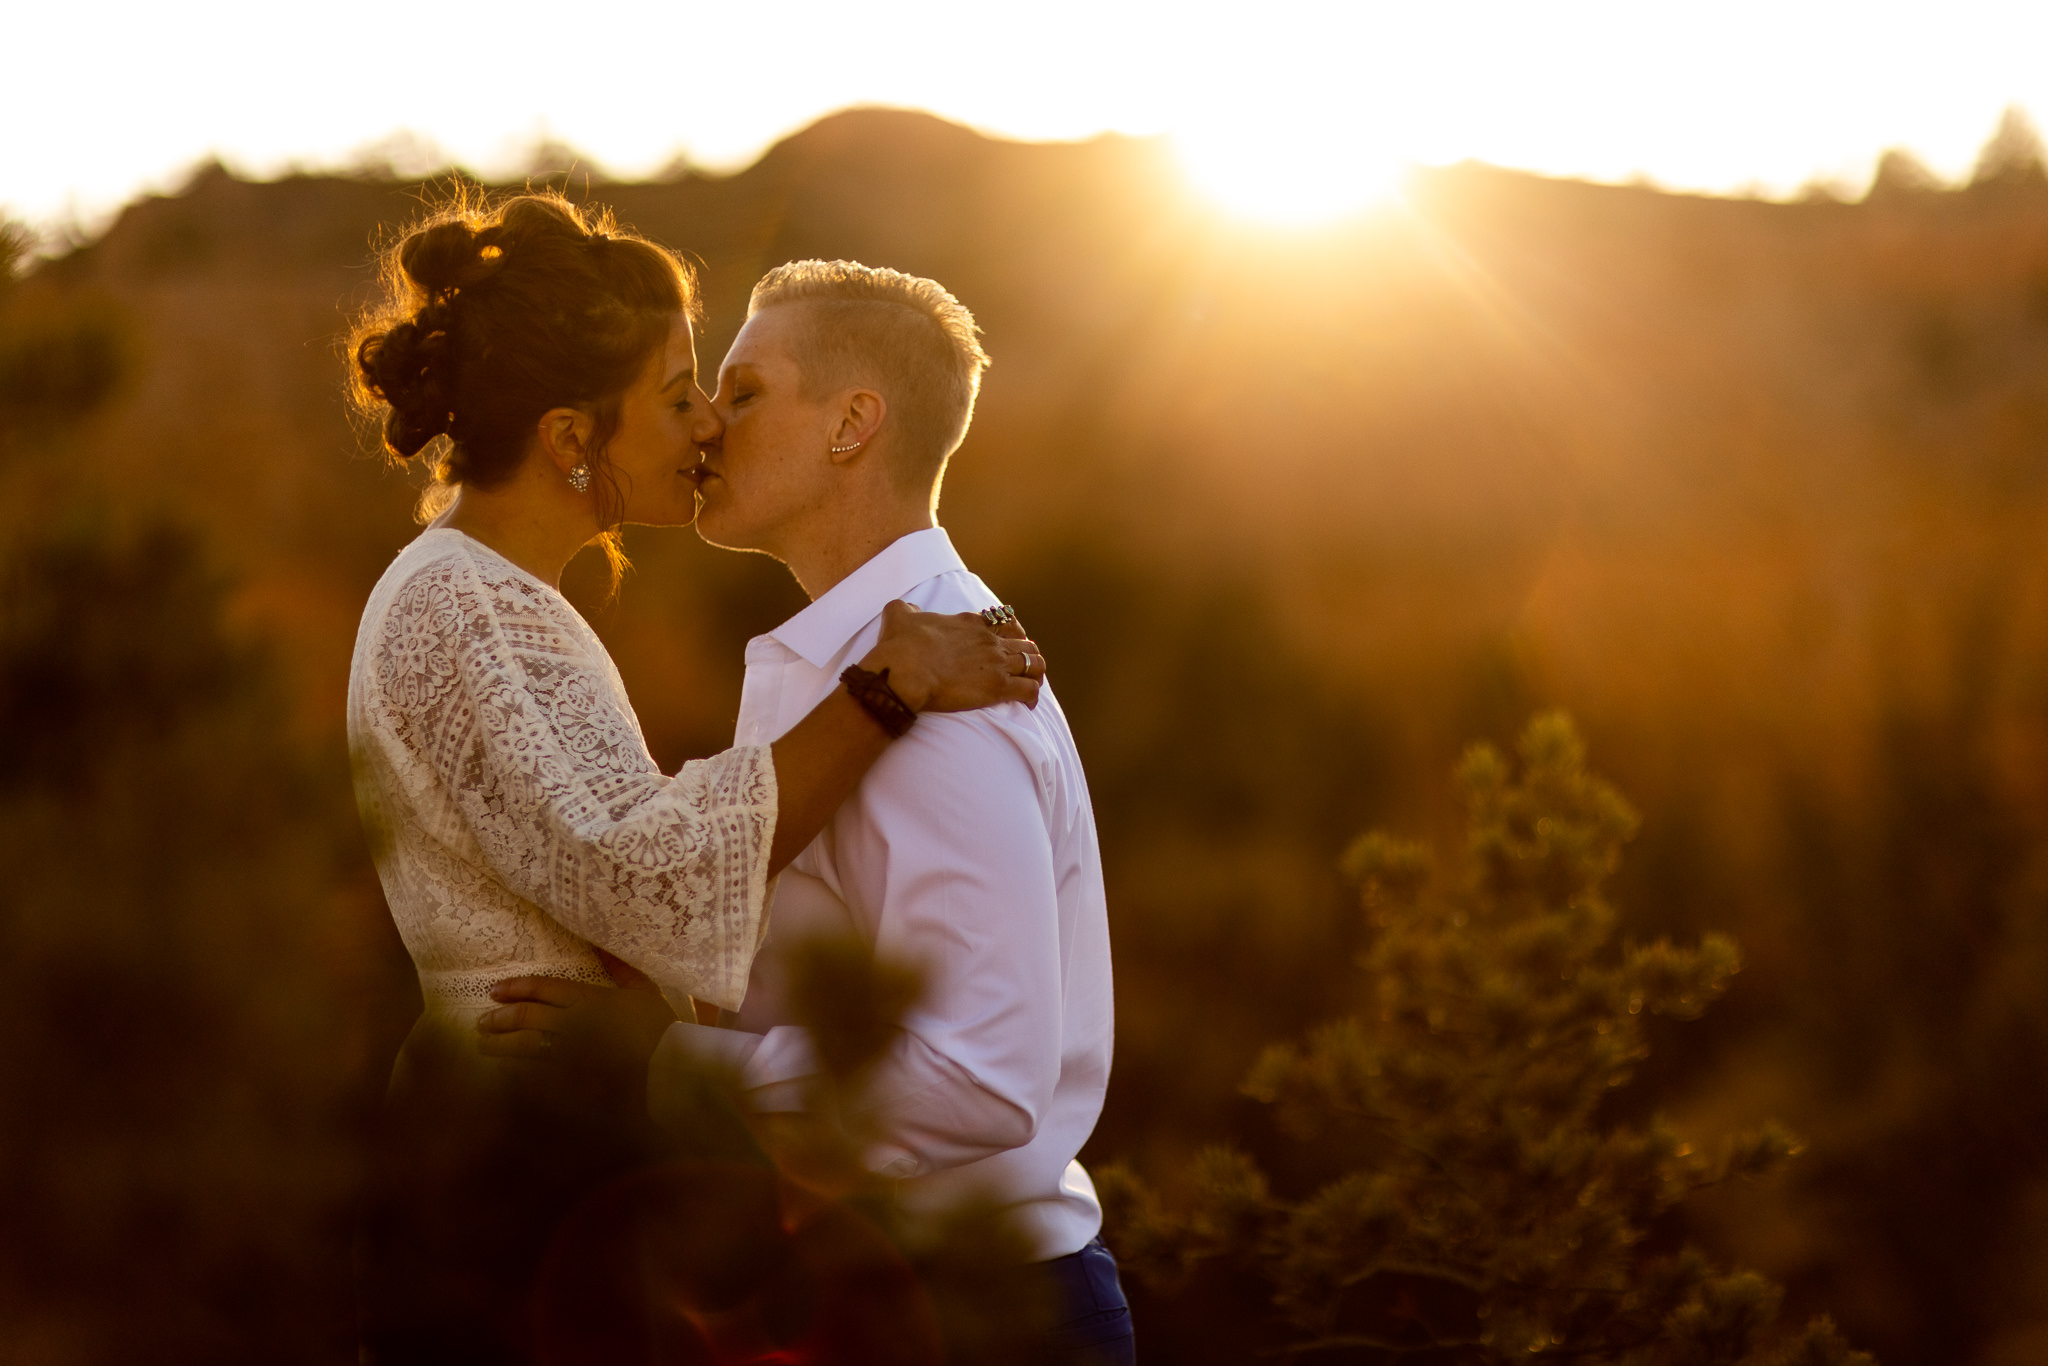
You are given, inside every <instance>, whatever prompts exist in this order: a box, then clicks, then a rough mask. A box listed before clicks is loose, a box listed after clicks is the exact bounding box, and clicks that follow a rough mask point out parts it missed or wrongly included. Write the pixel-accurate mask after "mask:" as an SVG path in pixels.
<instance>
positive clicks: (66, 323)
mask: <svg viewBox="0 0 2048 1366" xmlns="http://www.w3.org/2000/svg"><path fill="white" fill-rule="evenodd" d="M34 244H35V237H34V234H32V233H30V232H29V231H28V229H26V228H24V227H23V226H21V225H20V224H18V223H11V222H5V221H0V451H4V450H5V449H6V447H7V444H8V442H9V439H10V437H13V436H16V435H18V434H20V433H24V432H30V433H46V432H48V431H50V430H51V429H53V428H55V427H57V426H59V425H61V424H63V423H66V422H70V421H74V420H76V419H78V418H80V417H83V416H84V415H86V414H87V413H89V412H91V411H92V410H93V409H94V408H96V407H98V406H99V405H100V404H101V403H103V402H104V401H105V400H106V398H107V396H108V395H109V394H110V393H112V392H113V389H114V386H115V384H116V383H117V382H118V381H119V380H120V378H121V376H122V374H123V372H124V369H125V365H124V354H123V337H122V331H121V328H120V326H119V323H118V320H117V319H116V318H115V317H114V316H113V315H112V314H111V313H110V312H108V311H107V310H104V309H94V308H78V307H75V306H73V307H69V308H65V309H62V310H55V309H39V308H33V307H26V306H23V304H22V303H21V300H20V297H19V296H20V294H21V282H22V277H23V274H24V267H25V266H26V265H27V263H28V260H29V257H30V253H31V250H32V248H33V247H34Z"/></svg>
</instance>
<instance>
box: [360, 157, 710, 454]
mask: <svg viewBox="0 0 2048 1366" xmlns="http://www.w3.org/2000/svg"><path fill="white" fill-rule="evenodd" d="M593 247H596V248H598V249H597V250H592V248H593ZM384 284H385V297H384V299H383V301H382V302H381V303H379V304H378V305H377V306H375V307H374V308H372V309H371V310H370V312H369V313H368V314H366V315H365V316H364V317H363V318H362V319H361V320H360V321H359V322H358V324H357V326H356V329H355V333H354V336H353V337H352V338H351V346H350V358H351V360H352V362H353V364H352V365H351V366H350V371H351V374H350V381H351V382H350V390H351V395H352V397H353V398H354V400H355V404H356V407H357V409H358V411H360V412H361V413H362V414H363V415H364V416H365V417H366V418H367V419H369V420H370V421H372V422H374V423H375V424H376V426H377V427H378V429H379V432H380V435H381V437H382V444H383V446H384V448H385V450H386V451H387V452H388V453H389V454H390V455H391V456H392V457H393V458H394V459H395V460H397V461H399V462H404V461H407V460H410V459H412V458H413V457H415V456H417V455H419V454H420V452H421V451H423V450H425V449H426V448H427V447H428V445H429V444H430V443H432V442H433V441H434V439H435V438H436V437H439V436H443V435H446V436H447V437H449V438H450V440H449V442H448V444H447V447H446V449H445V450H444V451H442V452H441V453H439V454H438V455H437V457H436V458H435V460H434V462H433V469H434V474H435V478H436V480H437V482H439V483H441V484H466V483H473V484H477V485H479V486H480V487H485V488H491V487H496V486H499V485H501V484H503V483H504V482H506V481H507V480H509V479H510V478H511V477H512V475H513V474H514V473H515V472H516V471H517V470H518V468H519V467H520V465H522V464H523V463H524V462H525V460H526V457H527V453H528V450H529V448H530V446H531V444H532V440H533V436H534V432H535V430H536V428H537V426H538V424H539V421H540V417H541V415H542V414H543V413H546V412H548V411H549V410H550V409H553V408H559V407H575V408H581V409H584V410H585V411H588V412H589V413H591V414H592V416H593V417H595V418H596V419H597V422H596V433H595V440H594V442H593V445H594V447H595V451H596V454H595V456H594V458H593V461H592V464H593V469H594V470H595V471H596V472H597V473H599V474H603V472H604V469H603V466H602V453H603V446H604V443H605V441H607V440H609V438H610V435H611V433H612V431H613V430H615V429H616V427H617V422H618V399H619V396H620V395H621V394H622V393H623V392H624V391H625V389H626V386H627V385H629V384H630V383H632V380H633V377H634V376H635V375H637V374H638V373H639V372H640V370H641V368H642V367H643V366H644V365H645V364H646V363H647V360H648V358H649V357H650V356H651V355H653V354H654V353H655V351H656V350H658V349H659V348H660V346H661V345H662V344H664V343H665V342H666V340H667V338H668V333H669V326H670V323H671V321H672V320H673V319H674V318H675V317H676V316H677V315H678V314H684V315H688V314H691V313H693V312H694V311H695V287H694V281H693V280H692V278H691V276H690V274H689V271H688V269H687V268H686V267H685V266H684V265H683V264H682V262H681V261H679V260H678V259H677V258H676V257H675V256H674V255H672V254H671V253H669V252H668V251H666V250H664V249H662V248H661V247H658V246H656V245H654V244H653V243H652V242H648V241H646V240H645V239H644V238H640V237H636V236H633V235H632V234H629V233H623V232H621V231H620V230H619V229H618V228H617V227H616V226H615V225H614V224H613V222H612V220H611V217H610V215H609V214H608V213H605V212H603V211H599V210H586V209H580V208H578V207H577V206H576V205H574V204H571V203H570V202H569V201H568V200H566V199H564V198H563V197H562V196H560V195H558V194H551V193H549V194H523V195H518V196H515V197H512V198H510V199H507V200H505V201H504V202H503V203H501V204H495V205H494V204H491V203H488V202H481V201H480V200H479V199H478V198H477V197H475V196H469V197H459V198H457V199H456V200H455V202H453V203H451V204H449V205H448V206H447V207H445V208H443V209H442V210H440V211H439V212H438V213H436V214H435V215H434V216H433V217H431V218H430V219H429V220H428V221H427V222H425V223H423V224H421V225H419V226H418V227H416V228H414V229H412V230H411V231H410V232H407V233H406V234H405V235H404V236H403V237H402V238H400V239H399V241H398V242H397V243H396V245H394V246H393V247H391V248H390V249H388V250H387V251H386V252H385V253H384Z"/></svg>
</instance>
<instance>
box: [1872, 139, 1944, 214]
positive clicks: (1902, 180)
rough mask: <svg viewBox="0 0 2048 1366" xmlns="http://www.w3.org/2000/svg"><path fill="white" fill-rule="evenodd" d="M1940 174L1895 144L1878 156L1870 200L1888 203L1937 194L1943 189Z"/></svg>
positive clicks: (1875, 202)
mask: <svg viewBox="0 0 2048 1366" xmlns="http://www.w3.org/2000/svg"><path fill="white" fill-rule="evenodd" d="M1943 188H1944V186H1943V185H1942V183H1941V177H1939V176H1937V175H1936V174H1935V173H1934V172H1932V171H1930V170H1928V169H1927V163H1926V162H1924V161H1922V160H1920V158H1919V157H1916V156H1914V155H1913V154H1912V153H1911V152H1909V151H1907V150H1906V149H1905V148H1903V147H1893V148H1890V149H1889V150H1887V151H1886V152H1885V153H1884V155H1882V156H1880V157H1879V158H1878V159H1877V173H1876V174H1875V175H1873V176H1872V177H1871V179H1870V191H1869V193H1868V194H1866V195H1865V196H1864V199H1865V200H1866V201H1867V202H1869V203H1874V204H1877V203H1886V202H1890V201H1896V200H1900V199H1909V198H1913V197H1915V196H1918V195H1928V194H1934V193H1936V192H1937V191H1939V190H1941V189H1943Z"/></svg>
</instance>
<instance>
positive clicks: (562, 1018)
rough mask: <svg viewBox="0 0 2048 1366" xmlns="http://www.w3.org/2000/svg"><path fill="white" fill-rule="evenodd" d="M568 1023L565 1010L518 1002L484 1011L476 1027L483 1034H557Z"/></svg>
mask: <svg viewBox="0 0 2048 1366" xmlns="http://www.w3.org/2000/svg"><path fill="white" fill-rule="evenodd" d="M568 1023H569V1012H568V1011H567V1010H564V1009H562V1008H560V1007H558V1006H550V1005H542V1004H540V1003H539V1002H537V1001H520V1002H518V1003H517V1004H515V1005H506V1006H499V1007H498V1008H497V1009H495V1010H487V1011H485V1012H484V1013H483V1014H482V1015H481V1016H479V1017H478V1018H477V1022H476V1027H477V1029H478V1030H479V1031H480V1032H482V1033H484V1034H517V1033H519V1032H521V1031H524V1030H534V1031H544V1032H546V1033H550V1034H559V1033H560V1032H561V1031H562V1030H563V1029H565V1028H566V1027H567V1026H568Z"/></svg>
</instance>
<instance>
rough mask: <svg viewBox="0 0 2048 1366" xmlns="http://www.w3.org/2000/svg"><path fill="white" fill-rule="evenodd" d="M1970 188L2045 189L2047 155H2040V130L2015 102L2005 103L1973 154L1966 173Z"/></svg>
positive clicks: (2047, 180) (2041, 151) (2047, 178)
mask: <svg viewBox="0 0 2048 1366" xmlns="http://www.w3.org/2000/svg"><path fill="white" fill-rule="evenodd" d="M1970 187H1971V188H1972V189H1980V188H1986V189H2001V190H2015V189H2048V156H2044V154H2043V150H2042V146H2041V133H2040V130H2039V129H2037V128H2035V127H2034V121H2033V120H2032V119H2031V118H2028V117H2027V111H2026V110H2024V109H2022V108H2020V107H2019V106H2018V105H2016V104H2013V105H2007V106H2006V109H2005V112H2004V113H2003V114H2000V115H1999V116H1998V127H1997V128H1995V129H1993V130H1992V133H1991V137H1990V140H1989V141H1987V142H1986V143H1985V144H1984V150H1982V151H1981V152H1979V153H1978V154H1977V166H1976V169H1975V170H1974V171H1973V172H1972V173H1971V175H1970Z"/></svg>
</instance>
